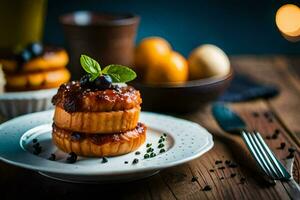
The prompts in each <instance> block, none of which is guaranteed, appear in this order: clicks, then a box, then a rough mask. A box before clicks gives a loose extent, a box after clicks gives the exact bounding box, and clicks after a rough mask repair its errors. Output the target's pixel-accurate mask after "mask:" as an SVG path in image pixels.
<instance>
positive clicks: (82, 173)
mask: <svg viewBox="0 0 300 200" xmlns="http://www.w3.org/2000/svg"><path fill="white" fill-rule="evenodd" d="M52 112H53V110H47V111H42V112H36V113H30V114H26V115H22V116H19V117H16V118H14V119H11V120H9V121H7V122H4V123H2V124H0V130H1V129H2V127H5V126H8V125H10V124H11V123H14V121H18V120H22V119H23V118H27V117H29V116H32V115H41V114H44V113H52ZM142 113H144V114H146V115H147V114H150V115H159V116H162V117H167V118H173V119H175V120H182V121H185V122H187V123H190V124H194V125H195V126H197V127H198V128H200V129H202V130H203V133H205V134H206V136H207V137H206V138H207V142H206V144H205V145H204V146H203V147H202V148H201V149H199V150H198V151H197V152H195V153H194V155H192V156H189V157H186V158H183V159H180V160H178V161H173V162H169V163H165V164H163V165H161V166H158V165H155V166H146V167H141V168H135V169H131V170H122V169H120V170H115V171H113V172H112V173H109V172H104V173H101V171H92V172H90V171H88V170H86V171H82V170H81V171H76V170H74V171H72V170H69V171H60V170H58V169H53V168H52V169H51V168H49V167H45V166H37V165H30V164H26V163H21V162H16V161H12V160H10V159H6V158H3V157H2V156H1V155H0V160H1V161H3V162H5V163H8V164H11V165H14V166H18V167H21V168H25V169H29V170H33V171H39V172H45V173H47V172H48V173H55V174H61V175H74V176H78V175H79V176H95V175H98V176H99V175H100V176H110V175H123V174H132V173H142V172H146V171H155V170H162V169H166V168H169V167H174V166H177V165H180V164H183V163H186V162H189V161H191V160H194V159H196V158H198V157H200V156H201V155H203V154H204V153H206V152H208V151H209V150H210V149H211V148H212V147H213V146H214V141H213V137H212V134H211V133H209V132H208V130H207V129H205V128H204V127H202V126H201V125H199V124H198V123H195V122H192V121H189V120H186V119H182V118H177V117H174V116H170V115H165V114H161V113H155V112H145V111H142ZM40 125H42V124H40ZM32 128H34V127H32ZM27 131H28V130H27ZM24 133H25V132H24ZM24 133H23V134H24ZM23 134H22V135H23ZM22 135H21V136H20V137H22ZM18 147H19V148H20V149H22V148H21V146H18ZM22 150H23V149H22ZM26 153H28V152H26ZM28 155H30V156H34V155H32V154H30V153H28ZM35 157H36V158H35V159H37V160H43V161H45V159H44V158H41V157H37V156H35ZM49 162H53V161H49ZM57 164H62V163H57Z"/></svg>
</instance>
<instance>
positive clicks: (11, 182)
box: [0, 56, 300, 200]
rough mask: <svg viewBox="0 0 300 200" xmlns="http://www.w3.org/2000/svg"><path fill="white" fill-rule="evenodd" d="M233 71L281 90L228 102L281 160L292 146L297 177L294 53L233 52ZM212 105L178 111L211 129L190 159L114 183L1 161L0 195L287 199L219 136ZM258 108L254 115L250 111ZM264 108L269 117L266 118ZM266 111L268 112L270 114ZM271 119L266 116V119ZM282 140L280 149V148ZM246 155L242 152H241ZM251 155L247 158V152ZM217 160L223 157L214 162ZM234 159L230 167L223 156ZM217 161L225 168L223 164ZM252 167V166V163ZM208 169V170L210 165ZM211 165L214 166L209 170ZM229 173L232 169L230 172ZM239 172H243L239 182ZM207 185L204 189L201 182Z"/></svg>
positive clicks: (299, 107) (283, 189)
mask: <svg viewBox="0 0 300 200" xmlns="http://www.w3.org/2000/svg"><path fill="white" fill-rule="evenodd" d="M231 60H232V65H233V66H234V68H235V70H236V72H237V73H243V74H247V75H249V76H251V77H253V78H254V79H255V80H258V81H262V82H265V83H273V84H276V85H278V86H279V88H280V89H281V94H280V96H278V97H276V98H274V99H270V100H257V101H251V102H246V103H234V104H229V105H230V106H231V107H232V108H233V109H234V110H235V111H236V112H238V113H239V114H240V115H241V116H242V117H243V118H244V119H245V121H246V122H247V124H248V127H249V129H250V130H252V129H255V130H258V131H259V132H260V133H261V134H262V135H263V136H264V137H265V138H266V137H267V136H271V137H272V135H273V134H274V131H275V130H276V129H278V130H279V132H280V133H279V135H278V137H277V138H276V139H266V142H267V143H268V144H269V146H270V147H271V149H272V151H273V152H274V153H275V154H276V155H277V156H278V158H279V159H280V160H281V161H282V162H283V163H285V161H286V160H285V158H286V156H287V155H288V148H289V147H295V148H296V149H297V152H296V154H295V164H294V177H295V179H296V181H298V182H299V181H300V176H299V173H300V159H299V158H300V157H299V145H298V144H299V142H297V141H299V140H298V138H296V137H295V136H294V135H295V133H298V136H300V134H299V133H300V123H299V121H300V101H299V99H300V98H299V97H300V90H299V85H300V79H299V77H300V76H299V75H300V73H299V72H300V70H299V68H297V67H296V66H298V65H299V63H300V62H299V61H300V59H299V58H287V57H283V56H271V57H266V56H261V57H257V56H242V57H241V56H238V57H232V59H231ZM210 108H211V106H208V107H206V108H203V109H202V110H199V111H197V112H196V113H193V114H189V115H185V116H181V117H184V118H187V119H190V120H192V121H195V122H197V123H200V124H201V125H202V126H204V127H206V128H207V129H208V130H209V131H210V132H211V133H212V134H213V135H214V142H215V145H214V148H213V149H211V150H210V151H209V152H208V153H206V154H204V155H203V156H201V157H200V158H198V159H196V160H194V161H191V162H189V163H186V164H183V165H180V166H177V167H173V168H170V169H165V170H163V171H161V172H160V173H159V174H157V175H154V176H152V177H150V178H147V179H143V180H139V181H134V182H130V183H116V184H105V185H104V184H93V185H86V184H71V183H64V182H60V181H54V180H51V179H48V178H45V177H43V176H41V175H39V174H37V173H35V172H32V171H29V170H25V169H21V168H17V167H14V166H11V165H8V164H5V163H2V162H0V191H1V192H0V199H15V198H16V197H17V196H18V195H19V194H24V196H28V197H30V198H41V199H45V198H51V199H74V198H75V199H78V198H82V199H87V198H92V196H95V195H96V196H97V197H99V198H100V199H105V197H106V198H109V199H172V200H173V199H290V196H289V193H288V192H287V191H288V187H289V186H288V185H287V184H286V183H282V182H280V181H277V183H276V185H275V186H274V185H273V186H272V185H266V184H264V183H262V182H261V181H259V180H260V179H259V176H258V175H257V173H255V172H253V170H249V169H248V168H247V166H245V164H246V162H244V161H243V160H241V159H240V156H239V155H240V152H242V151H239V150H237V148H236V146H243V145H244V144H243V143H242V142H241V141H238V142H237V144H235V145H229V143H228V142H224V141H225V140H224V138H223V137H222V135H224V134H227V133H224V132H222V130H220V128H219V127H218V125H217V124H216V122H215V120H214V119H213V117H212V116H211V113H210ZM254 112H255V113H257V114H258V116H257V114H256V115H255V116H254V114H253V113H254ZM265 113H269V114H268V115H269V116H271V117H268V118H266V117H265ZM270 113H271V114H270ZM270 119H271V120H270ZM282 142H285V143H286V146H285V148H284V149H279V148H278V147H279V146H280V143H282ZM244 158H246V159H247V156H244ZM249 159H251V158H249ZM218 160H221V161H222V163H219V164H215V162H216V161H218ZM226 160H230V161H232V162H236V163H237V164H238V167H236V168H230V167H228V165H227V164H225V163H224V162H225V161H226ZM222 166H223V167H224V168H222ZM254 167H255V166H254ZM210 170H211V171H210ZM212 170H213V171H212ZM232 174H235V176H234V177H231V176H233V175H232ZM241 178H245V181H244V182H242V181H241ZM207 185H209V186H211V188H212V189H211V190H210V191H203V189H204V188H205V186H207Z"/></svg>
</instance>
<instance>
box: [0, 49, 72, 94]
mask: <svg viewBox="0 0 300 200" xmlns="http://www.w3.org/2000/svg"><path fill="white" fill-rule="evenodd" d="M68 61H69V58H68V55H67V52H66V51H65V50H64V49H61V48H46V49H45V50H44V51H43V52H42V54H41V55H39V56H37V57H33V58H31V59H29V60H28V61H26V62H22V63H20V62H18V60H16V59H14V58H12V59H8V58H6V59H0V63H1V64H2V65H3V71H4V72H5V78H6V89H7V90H8V91H25V90H39V89H47V88H55V87H59V86H60V85H61V84H62V83H65V82H67V81H69V79H70V73H69V71H68V70H67V69H66V65H67V63H68Z"/></svg>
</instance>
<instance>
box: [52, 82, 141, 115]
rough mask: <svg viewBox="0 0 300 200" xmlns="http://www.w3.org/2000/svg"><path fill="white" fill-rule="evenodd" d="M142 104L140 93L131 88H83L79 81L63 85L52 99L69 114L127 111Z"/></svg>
mask: <svg viewBox="0 0 300 200" xmlns="http://www.w3.org/2000/svg"><path fill="white" fill-rule="evenodd" d="M141 102H142V100H141V98H140V93H139V91H137V90H135V89H134V88H133V87H131V86H125V87H118V86H115V87H113V88H112V89H106V90H99V89H97V88H85V87H81V86H80V83H79V82H78V81H72V82H69V83H65V84H63V85H61V86H60V88H59V89H58V92H57V94H56V95H55V96H54V97H53V99H52V103H53V104H54V105H56V106H60V107H62V108H64V109H65V110H66V111H67V112H78V111H90V112H93V111H94V112H97V111H98V112H105V111H114V110H126V109H131V108H133V107H135V106H137V105H139V104H141Z"/></svg>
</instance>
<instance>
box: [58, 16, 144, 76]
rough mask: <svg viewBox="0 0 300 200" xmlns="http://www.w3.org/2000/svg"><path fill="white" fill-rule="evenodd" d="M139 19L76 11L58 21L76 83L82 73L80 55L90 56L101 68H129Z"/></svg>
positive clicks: (136, 17)
mask: <svg viewBox="0 0 300 200" xmlns="http://www.w3.org/2000/svg"><path fill="white" fill-rule="evenodd" d="M139 21H140V19H139V17H138V16H136V15H133V14H112V13H95V12H88V11H77V12H74V13H70V14H65V15H63V16H61V17H60V22H61V24H62V25H63V29H64V33H65V38H66V40H67V43H68V46H69V53H70V70H71V73H72V78H73V79H79V78H80V76H81V75H82V74H83V70H82V68H81V67H80V64H79V58H80V55H81V54H86V55H89V56H91V57H93V58H95V59H96V60H97V61H99V63H100V65H102V66H105V65H108V64H122V65H126V66H131V65H132V63H133V59H134V44H135V37H136V31H137V28H138V24H139Z"/></svg>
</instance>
